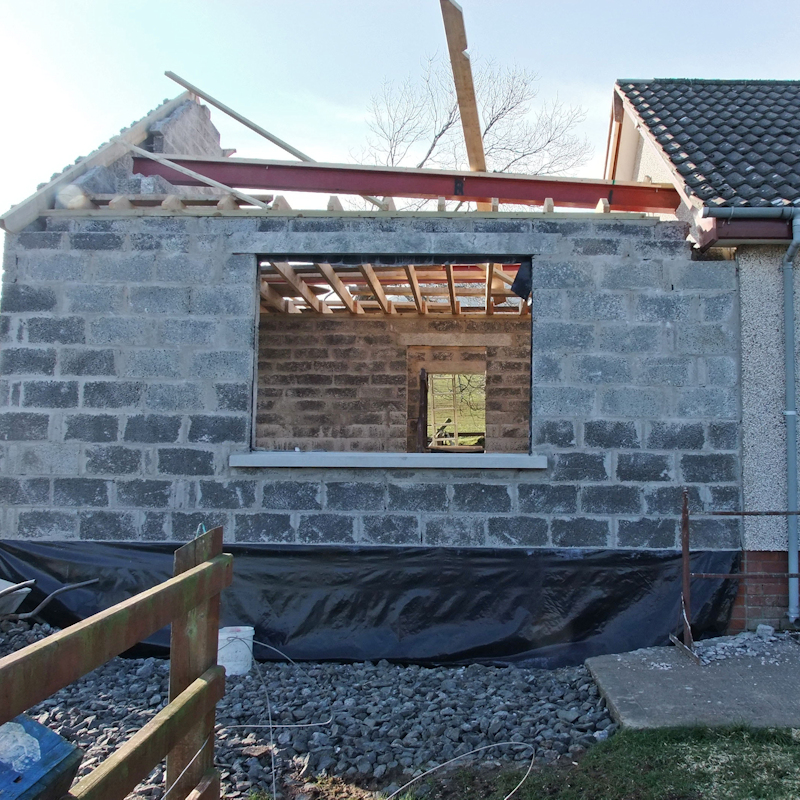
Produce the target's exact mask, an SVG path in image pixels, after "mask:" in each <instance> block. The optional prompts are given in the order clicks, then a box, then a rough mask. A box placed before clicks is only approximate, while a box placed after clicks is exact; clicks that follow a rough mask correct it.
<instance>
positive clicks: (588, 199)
mask: <svg viewBox="0 0 800 800" xmlns="http://www.w3.org/2000/svg"><path fill="white" fill-rule="evenodd" d="M170 160H171V161H173V162H174V163H175V164H176V165H178V166H181V167H183V168H185V169H189V170H192V171H194V172H196V173H198V174H200V175H204V176H205V177H207V178H211V179H213V180H215V181H219V182H220V183H224V184H225V185H227V186H231V187H235V188H242V189H249V190H252V189H268V190H270V191H297V192H325V193H328V194H356V195H358V194H370V195H383V196H390V197H420V198H432V199H435V198H439V197H443V198H445V199H448V200H463V201H475V202H491V200H493V199H496V200H497V201H498V202H500V203H521V204H526V205H543V204H544V202H545V200H546V199H548V198H552V200H553V203H554V205H556V206H563V207H572V208H594V207H595V206H597V204H598V202H601V201H607V202H608V207H609V209H610V210H611V211H640V212H641V211H646V212H653V213H673V212H674V211H675V209H676V208H677V207H678V205H679V203H680V197H679V196H678V193H677V191H676V190H675V189H674V188H673V187H672V186H671V185H667V184H652V183H623V182H614V181H605V180H588V179H570V178H552V177H536V176H532V175H509V174H504V173H486V172H477V173H476V172H454V171H449V170H427V169H402V168H399V167H367V166H360V165H342V164H319V163H313V164H304V163H295V162H287V161H265V160H260V159H244V158H217V159H209V158H185V157H180V158H171V159H170ZM134 172H137V173H141V174H143V175H161V176H162V177H164V178H166V179H167V180H168V181H169V182H170V183H173V184H175V185H179V186H203V185H204V184H203V183H202V182H200V181H198V180H197V179H196V178H192V177H190V176H188V175H185V174H182V173H179V172H176V171H175V170H174V169H171V168H170V167H169V166H167V165H166V164H161V163H158V162H155V161H151V160H150V159H147V158H143V157H136V158H134Z"/></svg>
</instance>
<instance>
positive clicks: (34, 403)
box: [22, 381, 78, 408]
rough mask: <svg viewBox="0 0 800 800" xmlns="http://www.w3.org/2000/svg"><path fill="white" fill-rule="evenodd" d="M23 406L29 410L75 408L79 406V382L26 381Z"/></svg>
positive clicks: (23, 389)
mask: <svg viewBox="0 0 800 800" xmlns="http://www.w3.org/2000/svg"><path fill="white" fill-rule="evenodd" d="M22 405H23V406H27V407H29V408H75V407H76V406H77V405H78V382H77V381H25V382H24V383H23V384H22Z"/></svg>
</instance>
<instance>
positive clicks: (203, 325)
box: [158, 319, 217, 347]
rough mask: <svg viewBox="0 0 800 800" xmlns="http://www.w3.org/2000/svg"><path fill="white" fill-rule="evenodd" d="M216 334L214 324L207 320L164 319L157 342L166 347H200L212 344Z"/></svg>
mask: <svg viewBox="0 0 800 800" xmlns="http://www.w3.org/2000/svg"><path fill="white" fill-rule="evenodd" d="M216 332H217V326H216V323H214V322H210V321H207V320H197V319H165V320H164V321H163V322H162V323H161V325H160V336H159V339H158V340H159V343H161V344H166V345H192V346H193V347H198V346H200V347H202V346H204V345H209V344H212V343H213V341H214V337H215V335H216Z"/></svg>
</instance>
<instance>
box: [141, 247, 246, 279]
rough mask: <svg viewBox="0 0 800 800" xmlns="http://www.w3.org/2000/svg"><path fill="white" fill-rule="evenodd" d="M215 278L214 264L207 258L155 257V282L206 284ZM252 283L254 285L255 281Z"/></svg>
mask: <svg viewBox="0 0 800 800" xmlns="http://www.w3.org/2000/svg"><path fill="white" fill-rule="evenodd" d="M250 258H252V256H250ZM254 274H255V273H254ZM216 278H217V267H216V262H215V260H214V259H213V258H211V257H209V256H197V255H190V254H188V253H161V254H159V255H158V256H157V257H156V280H159V281H165V282H166V283H183V284H198V283H200V284H207V283H209V282H213V281H214V280H215V279H216ZM253 282H254V283H255V279H254V281H253Z"/></svg>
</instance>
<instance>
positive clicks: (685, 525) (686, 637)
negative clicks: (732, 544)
mask: <svg viewBox="0 0 800 800" xmlns="http://www.w3.org/2000/svg"><path fill="white" fill-rule="evenodd" d="M681 566H682V567H683V590H682V591H681V614H682V616H683V643H684V644H685V645H686V647H688V648H689V649H690V650H692V649H693V648H694V640H693V639H692V562H691V553H690V550H689V492H688V491H687V490H686V489H684V490H683V508H682V510H681Z"/></svg>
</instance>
